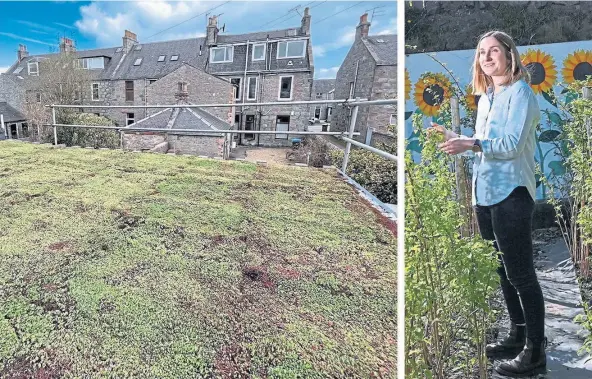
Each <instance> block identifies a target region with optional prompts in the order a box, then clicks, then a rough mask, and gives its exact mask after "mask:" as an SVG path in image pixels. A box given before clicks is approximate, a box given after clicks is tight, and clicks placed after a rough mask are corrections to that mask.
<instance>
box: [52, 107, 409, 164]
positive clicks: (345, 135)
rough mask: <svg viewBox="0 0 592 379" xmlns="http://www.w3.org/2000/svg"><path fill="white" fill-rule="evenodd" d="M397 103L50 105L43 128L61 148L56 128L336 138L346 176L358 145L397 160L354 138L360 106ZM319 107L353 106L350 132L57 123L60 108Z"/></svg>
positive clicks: (356, 134)
mask: <svg viewBox="0 0 592 379" xmlns="http://www.w3.org/2000/svg"><path fill="white" fill-rule="evenodd" d="M396 102H397V101H396V99H384V100H367V99H359V98H356V99H344V100H309V101H276V102H267V103H249V104H173V105H129V106H128V105H94V104H93V105H80V104H76V105H72V104H51V105H46V107H48V108H50V109H51V114H52V123H51V124H43V125H45V126H51V127H52V128H53V136H54V143H55V145H57V144H58V136H57V128H58V127H75V128H86V129H104V130H115V131H118V132H120V133H125V132H154V133H162V134H172V135H205V134H225V135H227V134H230V135H232V134H272V135H273V134H282V135H328V136H336V137H337V138H340V139H342V140H343V141H345V142H346V143H347V144H346V147H345V153H344V155H343V164H342V167H341V171H342V172H343V173H345V172H346V169H347V165H348V161H349V155H350V152H351V146H352V145H355V146H357V147H360V148H362V149H365V150H368V151H371V152H373V153H375V154H378V155H380V156H382V157H384V158H386V159H390V160H393V161H396V160H397V156H396V155H393V154H390V153H388V152H386V151H383V150H380V149H377V148H375V147H372V146H369V145H366V144H364V143H361V142H358V141H356V140H354V139H353V137H354V136H358V135H360V133H358V132H354V129H355V126H356V122H357V119H358V110H359V107H360V106H373V105H395V104H396ZM316 104H343V105H345V106H351V107H353V108H352V115H351V120H350V125H349V129H348V131H347V132H310V131H298V130H292V131H291V130H286V131H271V130H270V131H265V130H234V129H230V130H224V129H216V130H214V129H163V128H139V127H126V126H124V127H119V126H110V125H76V124H58V123H56V109H57V108H101V109H136V108H143V109H146V108H164V109H166V108H170V109H173V108H233V107H240V108H243V107H255V106H260V107H268V106H293V105H316Z"/></svg>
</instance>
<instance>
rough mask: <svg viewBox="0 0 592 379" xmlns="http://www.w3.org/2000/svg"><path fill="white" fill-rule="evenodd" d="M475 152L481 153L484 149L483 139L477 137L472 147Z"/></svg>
mask: <svg viewBox="0 0 592 379" xmlns="http://www.w3.org/2000/svg"><path fill="white" fill-rule="evenodd" d="M472 150H473V152H474V153H479V152H481V151H483V149H482V148H481V140H480V139H478V138H477V139H475V142H474V143H473V148H472Z"/></svg>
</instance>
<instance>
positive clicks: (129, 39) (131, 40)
mask: <svg viewBox="0 0 592 379" xmlns="http://www.w3.org/2000/svg"><path fill="white" fill-rule="evenodd" d="M136 43H138V36H136V34H135V33H132V32H130V31H129V30H126V31H125V34H124V35H123V51H124V52H126V53H128V52H129V51H130V50H131V49H132V46H134V45H135V44H136Z"/></svg>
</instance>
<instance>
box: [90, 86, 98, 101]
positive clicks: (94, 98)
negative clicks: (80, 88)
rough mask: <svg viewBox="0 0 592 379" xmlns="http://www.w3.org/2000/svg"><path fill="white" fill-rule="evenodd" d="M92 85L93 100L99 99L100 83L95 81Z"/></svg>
mask: <svg viewBox="0 0 592 379" xmlns="http://www.w3.org/2000/svg"><path fill="white" fill-rule="evenodd" d="M91 86H92V87H91V88H92V97H91V98H92V100H93V101H97V100H99V83H93V84H92V85H91Z"/></svg>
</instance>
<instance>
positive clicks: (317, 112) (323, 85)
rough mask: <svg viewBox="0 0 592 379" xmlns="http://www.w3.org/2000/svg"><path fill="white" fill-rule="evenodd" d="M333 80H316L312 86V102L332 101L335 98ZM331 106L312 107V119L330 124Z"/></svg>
mask: <svg viewBox="0 0 592 379" xmlns="http://www.w3.org/2000/svg"><path fill="white" fill-rule="evenodd" d="M334 95H335V79H317V80H315V81H314V82H313V85H312V96H313V100H333V99H334V98H335V97H334ZM333 107H334V105H333V104H321V105H316V106H314V107H313V108H314V111H313V113H312V115H311V116H312V117H314V118H316V119H318V120H321V121H326V122H331V115H332V113H333Z"/></svg>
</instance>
